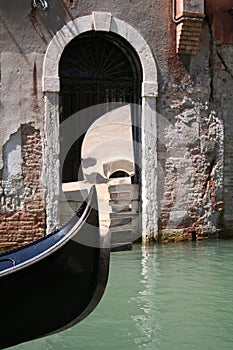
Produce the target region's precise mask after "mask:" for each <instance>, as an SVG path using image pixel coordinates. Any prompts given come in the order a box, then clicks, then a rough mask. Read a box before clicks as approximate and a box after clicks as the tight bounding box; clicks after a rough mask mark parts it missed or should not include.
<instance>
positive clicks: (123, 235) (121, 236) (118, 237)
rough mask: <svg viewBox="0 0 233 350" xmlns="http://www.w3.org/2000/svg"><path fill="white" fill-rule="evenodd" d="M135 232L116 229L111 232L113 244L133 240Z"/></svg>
mask: <svg viewBox="0 0 233 350" xmlns="http://www.w3.org/2000/svg"><path fill="white" fill-rule="evenodd" d="M132 240H133V232H132V230H123V231H114V232H112V234H111V244H113V243H124V242H132Z"/></svg>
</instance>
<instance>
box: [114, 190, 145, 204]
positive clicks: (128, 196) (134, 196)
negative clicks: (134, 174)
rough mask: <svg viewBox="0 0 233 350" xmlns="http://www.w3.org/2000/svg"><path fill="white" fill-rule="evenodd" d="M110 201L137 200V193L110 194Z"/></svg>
mask: <svg viewBox="0 0 233 350" xmlns="http://www.w3.org/2000/svg"><path fill="white" fill-rule="evenodd" d="M110 200H114V201H116V200H128V202H131V201H132V200H138V193H136V192H131V191H122V192H110Z"/></svg>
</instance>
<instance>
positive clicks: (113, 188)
mask: <svg viewBox="0 0 233 350" xmlns="http://www.w3.org/2000/svg"><path fill="white" fill-rule="evenodd" d="M108 190H109V192H110V193H112V192H129V191H130V192H134V193H137V194H138V193H139V186H138V185H136V184H135V185H134V184H119V185H110V186H109V188H108Z"/></svg>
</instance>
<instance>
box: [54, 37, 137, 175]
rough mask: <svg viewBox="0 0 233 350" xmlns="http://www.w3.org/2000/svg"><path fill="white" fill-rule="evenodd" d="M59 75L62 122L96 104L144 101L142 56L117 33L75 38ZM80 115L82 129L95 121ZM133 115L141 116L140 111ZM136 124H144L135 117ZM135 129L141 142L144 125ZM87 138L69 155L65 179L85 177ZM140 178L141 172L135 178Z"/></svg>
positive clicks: (105, 106)
mask: <svg viewBox="0 0 233 350" xmlns="http://www.w3.org/2000/svg"><path fill="white" fill-rule="evenodd" d="M59 76H60V101H59V104H60V123H62V122H63V121H65V120H66V119H67V118H68V117H70V116H71V115H73V114H74V113H76V112H79V111H81V110H83V109H85V108H88V107H90V106H93V105H99V104H102V105H101V111H102V113H106V112H108V111H109V110H111V108H113V105H114V104H113V103H115V102H122V103H132V104H141V85H142V68H141V64H140V61H139V58H138V55H137V54H136V52H135V50H134V49H133V48H132V47H131V45H129V43H128V42H127V41H126V40H125V39H123V38H121V37H120V36H119V35H117V34H115V33H111V32H103V31H89V32H85V33H83V34H81V35H79V36H77V37H76V38H74V39H73V40H72V41H71V42H70V43H69V44H68V45H67V46H66V48H65V50H64V52H63V54H62V56H61V59H60V64H59ZM114 106H115V105H114ZM95 117H96V118H97V117H98V115H97V116H95ZM77 118H79V119H80V120H77V123H80V129H82V130H87V129H88V127H89V126H90V123H91V122H93V121H94V120H93V119H92V118H93V116H90V118H91V120H90V119H89V118H88V119H87V118H86V117H85V118H80V115H79V114H77ZM133 118H137V113H136V111H134V113H133ZM81 124H82V125H81ZM132 124H133V125H137V126H139V125H140V124H139V120H132ZM132 131H133V133H134V139H135V140H136V141H140V128H138V127H134V128H133V130H132ZM83 137H84V134H83V135H81V136H80V137H79V139H78V140H77V141H76V142H75V143H74V144H73V146H72V148H71V149H70V151H69V152H68V154H67V156H66V159H65V162H64V165H63V171H62V182H72V181H78V180H79V181H80V180H83V177H82V171H81V167H80V164H81V145H82V141H83ZM61 147H62V145H61ZM135 152H136V150H135ZM138 179H139V171H138V172H137V174H136V176H135V177H134V181H136V182H137V181H138Z"/></svg>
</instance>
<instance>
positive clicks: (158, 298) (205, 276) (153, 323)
mask: <svg viewBox="0 0 233 350" xmlns="http://www.w3.org/2000/svg"><path fill="white" fill-rule="evenodd" d="M232 290H233V241H213V242H187V243H184V244H182V243H181V244H167V245H154V246H149V247H141V246H140V245H138V246H135V247H134V250H133V251H131V252H120V253H114V254H112V256H111V269H110V277H109V283H108V287H107V290H106V293H105V295H104V297H103V299H102V301H101V303H100V305H99V306H98V307H97V308H96V310H95V311H94V312H93V313H92V314H91V315H90V316H89V317H88V318H87V319H85V320H84V321H82V322H81V323H80V324H78V325H76V326H74V327H72V328H71V329H69V330H66V331H65V332H62V333H58V334H55V335H53V336H49V337H47V338H42V339H39V340H36V341H33V342H29V343H26V344H22V345H19V346H18V347H14V348H11V350H13V349H14V350H32V349H33V350H63V349H65V350H109V349H111V350H202V349H203V350H208V349H211V350H219V349H221V350H228V349H229V350H231V349H232V344H233V332H232V329H233V312H232V310H233V296H232Z"/></svg>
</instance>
